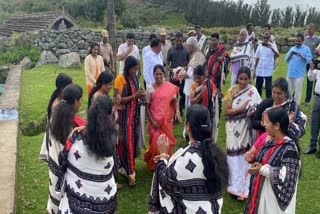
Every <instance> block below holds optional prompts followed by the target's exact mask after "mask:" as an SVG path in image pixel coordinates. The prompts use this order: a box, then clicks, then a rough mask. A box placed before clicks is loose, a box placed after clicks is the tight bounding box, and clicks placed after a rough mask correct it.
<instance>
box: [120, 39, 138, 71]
mask: <svg viewBox="0 0 320 214" xmlns="http://www.w3.org/2000/svg"><path fill="white" fill-rule="evenodd" d="M128 48H129V47H128V44H127V43H123V44H121V45H120V46H119V48H118V55H119V54H123V53H125V52H127V50H128ZM128 56H134V57H135V58H136V59H137V60H140V54H139V48H138V47H137V46H136V45H133V49H132V51H131V53H129V55H128ZM128 56H127V57H128ZM126 59H127V58H125V59H123V60H121V61H120V66H119V67H120V68H119V73H120V74H123V69H124V62H125V61H126Z"/></svg>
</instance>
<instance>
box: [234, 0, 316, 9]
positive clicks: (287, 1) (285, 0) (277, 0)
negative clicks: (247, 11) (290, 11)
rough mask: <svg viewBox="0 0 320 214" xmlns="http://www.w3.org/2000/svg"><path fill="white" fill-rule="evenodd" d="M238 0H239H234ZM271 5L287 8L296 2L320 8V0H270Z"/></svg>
mask: <svg viewBox="0 0 320 214" xmlns="http://www.w3.org/2000/svg"><path fill="white" fill-rule="evenodd" d="M232 1H238V0H232ZM244 2H245V3H249V4H255V3H256V2H257V0H244ZM268 3H269V4H270V5H271V9H275V8H285V7H286V6H288V5H290V6H294V5H296V4H300V5H302V6H303V7H304V8H307V7H316V8H318V9H319V10H320V0H268Z"/></svg>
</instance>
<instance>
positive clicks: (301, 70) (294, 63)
mask: <svg viewBox="0 0 320 214" xmlns="http://www.w3.org/2000/svg"><path fill="white" fill-rule="evenodd" d="M292 51H295V52H297V53H301V54H302V56H304V57H305V58H306V60H303V59H301V57H299V56H297V55H293V56H292V57H291V59H290V61H288V57H289V56H290V53H291V52H292ZM311 59H312V54H311V51H310V48H308V47H307V46H305V45H301V46H300V47H299V48H298V47H296V46H294V47H292V48H290V50H289V51H288V53H287V54H286V57H285V60H286V62H287V63H288V74H287V75H288V77H291V78H299V77H304V75H305V73H306V69H307V64H309V63H310V62H311Z"/></svg>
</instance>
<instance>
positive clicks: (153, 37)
mask: <svg viewBox="0 0 320 214" xmlns="http://www.w3.org/2000/svg"><path fill="white" fill-rule="evenodd" d="M155 38H157V35H156V34H154V33H152V34H150V36H149V44H148V45H147V46H145V47H144V48H142V60H143V57H144V55H146V53H147V52H148V51H149V50H151V47H150V44H151V41H152V40H153V39H155Z"/></svg>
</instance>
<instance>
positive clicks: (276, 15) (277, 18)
mask: <svg viewBox="0 0 320 214" xmlns="http://www.w3.org/2000/svg"><path fill="white" fill-rule="evenodd" d="M281 20H282V17H281V12H280V8H278V9H274V10H273V12H272V16H271V25H272V26H273V27H280V24H281Z"/></svg>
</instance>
